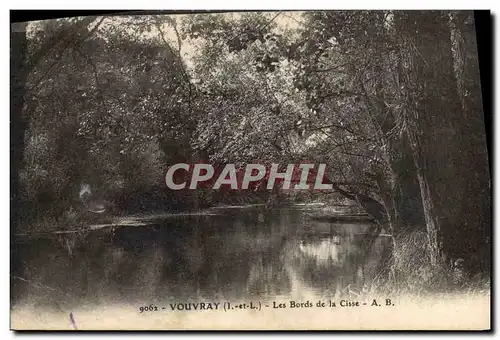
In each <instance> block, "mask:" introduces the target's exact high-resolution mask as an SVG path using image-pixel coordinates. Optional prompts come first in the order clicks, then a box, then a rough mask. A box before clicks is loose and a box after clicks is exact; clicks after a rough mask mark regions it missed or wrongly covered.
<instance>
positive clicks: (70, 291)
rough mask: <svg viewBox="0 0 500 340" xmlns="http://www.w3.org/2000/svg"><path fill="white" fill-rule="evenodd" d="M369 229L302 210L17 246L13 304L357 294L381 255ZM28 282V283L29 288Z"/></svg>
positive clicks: (192, 219) (189, 220)
mask: <svg viewBox="0 0 500 340" xmlns="http://www.w3.org/2000/svg"><path fill="white" fill-rule="evenodd" d="M368 227H369V226H368V225H364V224H332V223H325V222H317V223H316V222H309V223H307V225H306V224H304V217H303V211H300V210H297V209H293V210H286V209H285V210H283V209H282V210H275V211H269V210H263V209H261V208H253V209H227V211H225V212H224V214H221V215H210V216H182V217H176V218H172V217H169V218H163V219H157V220H154V221H151V222H150V223H149V224H148V225H147V226H120V227H115V228H102V229H97V230H94V231H92V232H87V233H68V234H59V235H51V236H47V237H38V238H36V239H35V238H31V239H30V238H26V237H22V238H19V239H18V242H20V248H19V249H20V251H19V254H18V256H19V259H20V263H22V265H21V266H20V267H19V268H17V269H16V268H15V269H14V273H13V276H15V277H18V278H20V279H18V280H15V281H14V282H15V284H14V287H13V290H12V294H13V298H14V303H23V302H29V303H32V304H34V305H35V307H36V306H40V307H44V308H47V307H51V308H56V309H57V308H61V306H62V305H64V306H68V305H69V306H72V305H75V306H78V305H81V304H90V305H93V304H104V303H106V304H108V303H113V302H118V303H119V302H124V301H126V302H127V303H155V302H156V303H166V302H168V301H172V300H177V301H179V300H191V301H192V300H197V299H209V300H212V299H227V300H235V299H250V298H260V299H263V298H269V299H273V298H275V297H277V296H280V297H283V296H285V297H286V296H288V297H290V298H301V297H304V296H308V295H314V294H316V295H322V296H325V295H330V296H334V295H337V296H338V295H342V294H346V295H349V294H359V292H361V291H362V290H363V286H364V284H365V282H366V281H367V280H370V278H371V277H372V276H373V275H374V274H375V273H376V270H377V265H378V264H379V262H380V258H381V256H382V250H383V249H384V247H385V246H386V243H387V242H386V240H384V239H383V238H380V239H377V240H376V242H375V243H374V246H373V247H372V249H370V250H367V249H363V247H362V246H361V245H362V239H363V233H364V232H366V230H367V228H368ZM26 280H28V281H26Z"/></svg>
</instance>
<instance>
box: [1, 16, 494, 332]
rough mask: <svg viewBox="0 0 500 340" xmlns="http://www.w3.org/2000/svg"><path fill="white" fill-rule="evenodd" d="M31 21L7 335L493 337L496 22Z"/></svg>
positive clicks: (21, 55)
mask: <svg viewBox="0 0 500 340" xmlns="http://www.w3.org/2000/svg"><path fill="white" fill-rule="evenodd" d="M14 12H17V13H14ZM21 12H22V11H11V23H10V328H11V330H13V331H26V330H31V331H42V330H45V331H47V330H49V331H59V330H65V331H82V330H114V331H120V330H126V331H128V330H139V331H150V330H156V331H176V330H247V331H253V330H281V331H285V330H328V331H343V330H351V331H374V330H403V331H404V330H475V331H487V330H490V329H491V287H490V283H491V272H492V258H491V251H492V243H491V242H492V240H491V226H492V207H491V196H492V187H491V179H490V169H491V164H490V163H491V154H490V153H489V152H491V144H489V142H488V141H489V139H490V138H491V136H488V134H489V133H490V131H489V127H487V124H486V121H487V120H488V119H491V118H488V117H489V115H491V112H488V110H487V109H485V108H486V107H487V105H490V104H489V103H488V102H487V99H486V98H487V97H486V95H485V93H489V91H490V90H491V89H490V88H489V86H490V84H489V83H488V82H485V79H484V77H485V75H488V76H489V74H491V73H492V68H491V65H489V64H488V63H483V62H481V63H480V59H481V58H482V57H483V56H482V55H481V58H479V53H478V50H479V47H478V46H479V43H478V40H479V33H477V30H476V28H477V27H479V25H480V24H482V25H483V30H484V25H488V23H489V22H490V20H491V19H490V15H491V14H490V13H489V11H483V12H478V11H471V10H439V11H438V10H322V11H319V10H308V11H290V10H281V11H228V10H226V11H201V10H198V11H194V10H193V11H187V10H185V11H109V13H108V12H106V13H104V12H103V11H101V12H95V13H92V11H90V13H88V11H87V12H86V13H82V11H74V12H71V11H69V12H68V11H65V12H64V13H61V14H57V12H52V13H51V15H52V17H51V18H44V19H39V18H34V19H33V18H28V17H26V18H25V19H22V20H19V19H16V20H13V18H14V15H13V14H18V16H19V14H20V13H21ZM21 14H22V13H21ZM488 29H489V28H488ZM481 43H483V41H481ZM487 43H489V42H487ZM488 48H491V46H490V47H488ZM487 51H491V50H487ZM488 96H489V95H488ZM488 98H489V97H488ZM485 117H486V118H485Z"/></svg>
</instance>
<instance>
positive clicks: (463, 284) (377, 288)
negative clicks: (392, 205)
mask: <svg viewBox="0 0 500 340" xmlns="http://www.w3.org/2000/svg"><path fill="white" fill-rule="evenodd" d="M462 267H463V266H462V260H461V259H447V258H445V257H442V258H441V259H440V261H439V263H438V264H437V265H432V264H431V261H430V252H429V250H428V248H427V235H426V233H425V232H424V231H412V232H402V233H400V234H399V235H398V236H396V237H395V238H394V249H393V252H392V255H391V256H390V257H389V258H388V265H387V268H386V269H385V270H383V271H382V272H381V273H380V274H379V275H378V276H377V277H376V278H375V279H374V280H373V281H372V282H371V285H372V289H371V290H372V291H374V292H379V293H383V294H390V295H392V296H427V295H433V294H435V293H451V292H455V293H456V292H460V293H466V294H467V293H470V294H489V293H490V280H489V277H488V275H487V274H486V273H485V274H482V275H481V274H476V275H474V276H471V275H469V274H468V273H466V272H465V271H464V270H463V268H462Z"/></svg>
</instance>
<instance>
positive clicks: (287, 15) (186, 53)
mask: <svg viewBox="0 0 500 340" xmlns="http://www.w3.org/2000/svg"><path fill="white" fill-rule="evenodd" d="M302 13H303V12H299V11H295V12H277V11H274V12H264V16H265V17H266V18H267V19H268V20H269V21H271V20H272V21H273V22H274V23H276V24H277V28H276V33H282V32H284V31H289V30H294V29H297V28H298V27H299V26H300V24H301V22H302V20H303V19H302V17H301V15H302ZM242 14H243V13H242V12H231V13H216V14H213V15H223V16H228V17H230V18H231V19H232V20H239V19H240V18H241V16H242ZM189 15H190V14H174V15H161V17H163V19H164V18H165V17H169V18H172V19H174V20H175V22H176V23H177V26H178V27H179V26H180V24H181V22H182V21H183V20H184V19H186V18H187V17H188V16H189ZM153 17H154V16H153V15H144V16H142V15H141V16H138V15H137V16H133V17H130V16H112V17H108V18H106V19H105V20H104V21H103V22H102V24H101V26H100V31H101V32H105V31H106V30H109V29H112V28H114V29H116V28H117V26H118V27H119V29H123V30H128V31H129V32H130V33H131V34H132V35H137V26H135V27H134V25H132V26H130V25H128V24H130V23H131V22H133V21H135V22H137V25H139V24H140V22H141V21H142V20H140V19H142V18H143V19H144V20H145V21H147V20H148V19H152V18H153ZM57 20H59V19H57ZM62 20H65V19H62ZM40 24H41V22H40V21H37V22H31V23H30V24H29V25H28V28H27V29H28V34H31V33H34V32H36V31H37V29H39V28H40ZM161 29H162V31H163V33H164V35H165V38H166V40H168V42H169V44H170V45H171V46H172V47H173V48H175V49H176V50H177V46H178V37H177V34H176V32H175V30H174V28H173V27H172V26H171V25H169V24H167V23H164V24H163V25H162V26H161ZM140 35H141V36H143V37H144V39H159V38H160V35H159V32H158V30H157V29H156V27H155V25H151V30H150V31H145V32H143V33H140ZM181 45H182V48H181V55H182V58H183V59H184V61H185V62H186V64H187V66H188V67H191V66H192V58H193V57H194V56H195V55H196V51H197V48H196V46H197V41H193V40H191V39H183V40H181Z"/></svg>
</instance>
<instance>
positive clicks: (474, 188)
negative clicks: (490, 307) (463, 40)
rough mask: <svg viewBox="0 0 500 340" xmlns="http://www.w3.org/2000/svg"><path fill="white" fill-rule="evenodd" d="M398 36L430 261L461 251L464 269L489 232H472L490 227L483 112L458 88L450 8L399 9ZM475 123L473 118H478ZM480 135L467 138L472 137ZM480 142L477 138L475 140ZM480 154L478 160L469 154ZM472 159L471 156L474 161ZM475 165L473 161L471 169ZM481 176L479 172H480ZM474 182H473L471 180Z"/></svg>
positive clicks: (472, 264)
mask: <svg viewBox="0 0 500 340" xmlns="http://www.w3.org/2000/svg"><path fill="white" fill-rule="evenodd" d="M395 24H396V27H397V30H398V34H399V36H400V38H401V47H402V48H401V61H402V65H401V70H400V72H401V76H402V79H403V83H404V86H405V89H404V91H405V94H406V102H407V103H406V104H407V107H406V112H405V123H406V127H407V132H408V137H409V140H410V144H411V148H412V152H413V157H414V161H415V165H416V168H417V175H418V181H419V185H420V192H421V195H422V202H423V207H424V213H425V220H426V225H427V233H428V245H429V250H430V253H431V262H432V264H434V265H436V264H437V263H438V262H439V261H440V259H441V255H442V254H444V255H446V256H447V257H448V258H450V259H455V258H463V259H465V260H466V263H467V265H468V269H469V270H471V271H477V270H481V269H484V268H483V261H484V255H483V254H481V255H479V253H478V252H477V251H478V250H479V249H481V248H482V247H484V245H485V241H486V239H485V238H484V237H475V236H476V235H475V233H478V232H479V233H480V234H483V232H480V231H481V230H484V228H486V227H488V226H485V224H484V218H483V215H484V210H483V209H481V208H479V205H481V206H482V205H483V203H480V204H476V203H472V202H471V201H472V200H478V201H481V202H482V201H483V200H485V198H484V197H478V196H477V195H482V193H484V192H485V190H488V189H487V185H485V183H487V182H488V181H489V179H488V175H487V174H486V173H485V171H484V164H486V160H485V159H484V156H474V152H476V153H477V150H475V149H474V148H479V149H481V150H484V148H485V144H484V129H482V130H481V129H478V128H477V126H475V127H474V128H471V127H470V122H471V121H474V120H478V119H479V120H480V118H478V115H480V112H474V113H472V112H465V110H463V109H462V105H461V101H460V98H459V95H458V91H457V87H456V86H455V85H456V82H455V77H454V69H453V57H452V46H451V39H450V28H449V14H448V13H446V12H442V11H432V12H428V11H425V12H422V11H408V12H397V13H396V15H395ZM476 125H477V124H476ZM481 135H482V136H483V143H472V140H473V139H476V138H477V139H478V140H481V138H480V136H481ZM480 144H482V145H480ZM476 158H480V159H477V161H478V162H479V164H480V165H476V164H477V163H476V162H474V161H475V160H476ZM471 162H474V163H476V164H474V165H472V164H471ZM471 166H472V169H471ZM479 177H481V179H478V178H479ZM472 183H477V184H472Z"/></svg>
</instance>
